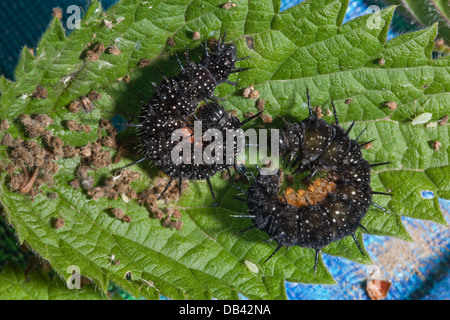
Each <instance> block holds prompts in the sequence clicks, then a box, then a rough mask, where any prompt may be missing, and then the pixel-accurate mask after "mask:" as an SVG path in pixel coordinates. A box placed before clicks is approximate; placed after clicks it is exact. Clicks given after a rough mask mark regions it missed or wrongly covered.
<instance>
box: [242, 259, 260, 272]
mask: <svg viewBox="0 0 450 320" xmlns="http://www.w3.org/2000/svg"><path fill="white" fill-rule="evenodd" d="M244 264H245V266H246V267H247V269H248V270H250V272H251V273H253V274H255V273H258V272H259V268H258V266H257V265H256V264H254V263H253V262H251V261H250V260H244Z"/></svg>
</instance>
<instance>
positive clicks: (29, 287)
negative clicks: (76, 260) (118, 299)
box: [0, 264, 108, 300]
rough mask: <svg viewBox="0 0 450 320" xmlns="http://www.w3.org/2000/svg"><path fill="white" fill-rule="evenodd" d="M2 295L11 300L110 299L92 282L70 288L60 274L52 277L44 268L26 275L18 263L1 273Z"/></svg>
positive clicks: (0, 294) (0, 290) (0, 287)
mask: <svg viewBox="0 0 450 320" xmlns="http://www.w3.org/2000/svg"><path fill="white" fill-rule="evenodd" d="M74 283H75V282H74ZM80 287H81V285H80ZM0 297H1V298H2V299H11V300H60V299H64V300H73V299H77V300H79V299H82V300H107V299H108V298H107V295H106V294H104V293H102V292H100V291H98V290H95V287H94V286H92V285H90V284H89V285H84V286H83V287H82V288H81V289H76V288H74V289H69V288H68V286H67V284H66V283H65V282H64V281H62V280H61V279H60V278H59V277H58V276H53V277H52V278H50V276H49V275H48V274H47V273H45V272H44V271H42V269H33V270H32V271H31V272H30V274H28V275H27V276H25V274H24V273H23V271H22V270H21V269H20V267H19V266H18V265H17V264H8V265H6V267H5V268H4V269H3V270H2V272H1V273H0Z"/></svg>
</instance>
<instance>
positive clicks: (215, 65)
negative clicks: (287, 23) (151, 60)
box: [128, 33, 259, 198]
mask: <svg viewBox="0 0 450 320" xmlns="http://www.w3.org/2000/svg"><path fill="white" fill-rule="evenodd" d="M225 37H226V33H225V35H224V36H223V37H222V38H221V39H220V40H219V41H215V42H213V44H212V45H211V50H208V48H207V46H206V43H205V52H204V54H203V56H202V58H201V61H200V62H199V63H196V62H192V61H189V58H187V59H188V62H187V63H186V65H184V66H183V65H182V64H181V62H180V60H179V59H178V58H177V59H178V62H179V65H180V68H181V71H180V73H179V74H177V75H175V76H173V77H171V78H166V77H164V79H163V82H162V83H161V84H160V85H159V86H156V85H154V86H155V87H156V90H155V92H154V94H153V96H152V98H151V99H150V101H149V102H148V103H146V104H145V105H144V106H143V107H142V110H141V114H140V116H139V124H129V126H135V127H138V129H139V135H140V138H141V145H142V153H143V154H144V158H142V159H139V160H137V161H135V162H133V163H131V164H129V165H128V166H131V165H133V164H136V163H139V162H141V161H144V160H151V161H152V162H153V163H154V164H155V165H156V167H158V168H159V169H160V170H161V171H163V172H164V173H165V174H167V175H168V176H169V178H170V181H169V183H168V184H167V186H166V188H165V190H164V191H163V192H162V193H161V195H160V197H161V196H162V195H163V194H164V192H165V191H166V190H167V188H168V186H169V185H170V184H171V182H172V181H173V180H174V179H177V180H178V181H179V186H180V190H181V183H182V180H183V179H190V180H206V181H207V182H208V185H209V187H210V190H211V194H212V196H213V198H214V192H213V190H212V187H211V183H210V181H209V179H210V178H211V177H212V176H213V175H214V174H216V173H217V172H218V171H222V170H224V169H227V170H229V167H230V166H232V165H233V164H234V162H232V163H231V164H230V162H229V161H225V160H226V159H223V160H224V161H222V162H223V163H219V164H215V163H213V164H207V163H200V164H196V163H194V161H192V162H191V163H188V164H186V163H178V164H177V163H174V162H173V160H172V158H171V151H172V150H173V149H174V147H176V145H177V144H178V142H177V141H176V142H173V141H171V135H172V133H173V132H174V131H175V130H177V129H180V130H182V132H183V133H185V137H186V138H189V135H192V136H193V135H194V132H193V129H194V125H193V124H194V121H200V122H202V124H203V125H202V131H203V132H202V133H204V132H205V131H206V130H208V129H216V130H218V131H219V132H221V133H222V135H223V137H225V132H226V130H227V129H234V130H235V129H238V128H240V127H241V126H242V125H243V124H244V123H246V122H248V121H249V120H252V119H254V118H255V117H256V116H258V115H259V114H257V115H255V116H254V117H251V118H249V119H247V120H245V121H243V122H240V121H239V119H238V118H236V117H235V116H233V115H231V114H228V113H227V112H226V111H225V109H224V108H223V107H222V106H221V105H220V104H218V103H217V102H208V99H210V100H220V99H219V98H217V97H215V96H214V90H215V88H216V86H217V85H219V84H221V83H224V82H227V83H229V84H231V85H236V83H234V82H231V81H229V80H228V76H229V75H230V74H232V73H236V72H240V71H244V70H246V69H245V68H236V66H235V65H236V62H237V61H240V60H244V59H246V58H248V57H245V58H237V53H236V46H235V45H234V44H232V43H225ZM202 101H205V102H206V104H205V105H203V106H201V107H200V108H198V109H197V106H198V104H199V103H200V102H202ZM193 143H194V141H193V139H192V144H193ZM205 147H207V144H205V143H203V142H202V145H201V149H202V150H204V149H205ZM227 148H233V150H234V159H236V157H237V155H238V153H239V152H240V151H241V150H238V147H237V144H236V140H235V142H234V145H233V146H227V145H226V144H225V142H224V144H223V155H226V150H227ZM193 149H194V148H192V156H191V159H192V160H194V157H193V156H194V150H193Z"/></svg>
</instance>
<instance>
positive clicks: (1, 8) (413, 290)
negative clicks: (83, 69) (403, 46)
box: [0, 0, 450, 299]
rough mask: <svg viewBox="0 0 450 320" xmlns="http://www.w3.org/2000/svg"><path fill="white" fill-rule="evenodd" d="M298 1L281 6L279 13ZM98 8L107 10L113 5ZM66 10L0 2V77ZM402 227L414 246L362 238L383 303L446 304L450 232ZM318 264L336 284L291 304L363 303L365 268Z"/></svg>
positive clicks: (363, 9)
mask: <svg viewBox="0 0 450 320" xmlns="http://www.w3.org/2000/svg"><path fill="white" fill-rule="evenodd" d="M302 1H303V0H285V1H283V2H282V6H281V10H282V11H283V10H286V9H287V8H289V7H291V6H293V5H296V4H298V3H300V2H302ZM101 2H102V4H103V6H104V8H105V9H107V8H108V7H110V6H111V5H112V4H113V3H115V2H116V0H102V1H101ZM224 2H225V1H224ZM370 4H372V3H371V2H370V1H363V0H351V1H350V6H349V9H348V11H347V16H346V19H345V21H348V20H350V19H353V18H355V17H357V16H360V15H362V14H366V13H367V6H368V5H370ZM69 5H80V6H82V7H84V8H86V7H87V3H86V1H85V0H84V1H83V0H67V1H66V0H60V1H57V0H46V1H35V0H18V1H16V2H14V1H1V2H0V74H4V75H5V76H6V77H7V78H9V79H13V74H14V68H15V65H16V64H17V60H18V56H19V54H20V51H21V49H22V47H23V46H24V45H27V46H28V47H36V45H37V42H38V40H39V38H40V37H41V35H42V33H43V32H44V31H45V29H46V28H47V26H48V23H49V21H50V20H51V18H52V8H53V7H60V8H62V10H63V13H64V17H63V20H64V18H67V14H66V13H65V11H66V8H67V6H69ZM405 25H407V24H405V23H404V22H403V20H402V19H401V18H400V17H398V16H396V17H395V18H394V21H393V25H392V27H391V31H390V33H389V37H390V38H392V37H394V36H395V35H396V34H398V33H399V32H405ZM440 204H441V207H442V209H443V211H444V214H445V216H446V219H447V221H448V220H449V214H448V212H449V207H450V202H449V201H444V200H440ZM380 214H383V213H380ZM403 221H404V223H405V225H406V226H407V229H408V231H409V232H410V233H411V234H412V235H413V237H414V236H415V237H416V239H415V240H416V244H409V243H405V242H404V241H401V240H397V239H389V238H386V237H376V236H371V235H365V236H364V244H365V246H366V248H367V251H368V252H369V253H370V255H371V257H372V259H373V261H374V263H375V264H377V265H378V266H380V267H381V271H382V274H383V273H385V274H386V275H387V277H388V278H389V279H390V280H391V281H392V282H393V285H392V287H391V290H390V292H389V295H388V297H387V299H449V298H450V292H449V291H450V275H449V273H448V271H449V265H450V252H449V251H450V237H449V235H450V233H449V228H448V227H445V226H441V225H438V224H436V223H429V222H424V221H417V220H412V219H407V218H403ZM390 253H392V254H390ZM323 258H324V261H325V263H326V264H327V266H328V268H329V269H330V272H331V273H332V274H333V276H334V277H335V280H336V282H337V284H336V285H334V286H319V285H303V284H296V283H286V287H287V294H288V297H289V298H290V299H367V295H366V293H365V290H364V280H365V279H366V277H367V274H368V272H369V271H370V270H371V269H370V267H369V266H363V265H360V264H357V263H354V262H351V261H348V260H344V259H340V258H337V257H332V256H327V255H323Z"/></svg>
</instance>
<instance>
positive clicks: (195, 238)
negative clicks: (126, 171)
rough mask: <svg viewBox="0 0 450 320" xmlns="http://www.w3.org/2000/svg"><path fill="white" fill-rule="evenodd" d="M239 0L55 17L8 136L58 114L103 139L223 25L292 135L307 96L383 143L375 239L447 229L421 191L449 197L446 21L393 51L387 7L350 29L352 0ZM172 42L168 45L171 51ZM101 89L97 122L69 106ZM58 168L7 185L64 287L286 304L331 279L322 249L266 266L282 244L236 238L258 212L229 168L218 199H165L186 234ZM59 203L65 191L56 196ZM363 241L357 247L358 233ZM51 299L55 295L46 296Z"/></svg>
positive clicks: (16, 221)
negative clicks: (107, 124)
mask: <svg viewBox="0 0 450 320" xmlns="http://www.w3.org/2000/svg"><path fill="white" fill-rule="evenodd" d="M233 3H234V4H235V6H231V7H230V8H228V9H227V8H224V7H223V1H220V0H217V1H216V0H208V1H200V0H194V1H192V0H189V1H176V2H173V1H164V0H163V1H138V0H123V1H121V2H119V3H118V4H117V5H115V6H113V7H112V8H110V9H109V10H108V11H107V12H105V13H104V12H102V10H101V7H100V5H99V3H98V2H97V1H93V2H92V5H91V7H90V9H89V10H88V11H87V12H86V14H85V17H84V19H83V20H82V22H81V28H80V29H78V30H74V31H73V32H72V33H71V34H70V36H68V37H66V36H65V35H64V30H63V28H62V27H61V24H60V22H59V20H57V19H55V20H53V21H52V23H51V24H50V26H49V28H48V30H47V31H46V33H45V34H44V36H43V37H42V40H41V42H40V44H39V46H38V48H37V50H36V56H34V55H32V54H30V53H29V51H28V50H26V49H24V50H23V52H22V55H21V60H20V63H19V65H18V66H17V70H16V74H15V76H16V80H15V82H12V81H9V80H6V79H5V78H1V79H0V90H1V97H0V119H8V120H9V124H10V127H9V129H8V130H6V131H3V132H0V135H2V136H3V137H4V135H5V134H6V133H9V134H11V135H12V137H13V138H17V137H22V138H23V139H25V140H34V141H36V142H37V143H38V144H39V145H41V146H43V147H45V148H46V147H47V146H46V144H45V142H44V141H42V140H43V139H41V138H37V139H32V138H30V137H29V136H27V132H25V131H24V127H23V125H22V124H21V122H20V121H19V120H17V118H18V117H19V116H20V115H21V114H33V113H34V114H47V115H50V116H51V117H52V119H53V120H54V123H53V124H51V125H50V126H48V127H47V128H46V129H48V130H49V131H50V132H51V134H52V135H53V136H55V137H59V138H61V139H62V140H63V142H64V144H65V145H68V146H75V147H82V146H84V145H86V144H88V143H93V142H95V141H97V140H98V139H99V135H100V136H105V134H106V133H105V130H104V129H103V128H102V127H101V126H100V119H112V117H113V116H114V115H116V114H119V115H123V116H125V117H127V114H138V113H139V112H140V108H141V106H142V102H141V100H142V99H143V98H142V96H145V97H149V96H151V94H152V93H153V90H154V89H153V88H152V86H151V85H150V82H151V81H155V82H157V83H159V82H160V81H161V78H162V75H163V74H166V75H167V76H171V75H174V74H176V73H177V72H178V70H179V67H178V64H177V62H176V59H175V56H174V55H173V54H174V53H178V55H179V56H180V57H183V52H185V50H186V48H190V56H191V58H192V59H194V60H195V59H198V56H199V54H200V53H201V51H202V50H203V49H202V48H201V44H202V43H203V41H204V40H205V38H211V37H215V38H218V37H219V36H220V35H221V34H223V33H224V32H225V30H227V31H228V33H227V41H229V42H234V43H236V45H237V50H238V55H239V57H244V56H251V59H247V60H244V61H241V62H239V67H249V68H250V69H249V70H248V71H245V72H241V73H239V74H237V75H233V76H232V77H230V80H232V81H238V82H239V84H240V85H241V86H242V87H248V86H250V85H253V86H254V88H255V89H256V90H259V92H260V99H262V100H264V101H265V110H266V113H268V114H269V115H270V116H271V117H272V118H273V120H274V121H273V124H272V126H273V127H281V126H282V121H281V120H280V119H281V118H280V117H279V116H283V117H285V118H287V119H289V120H291V121H293V120H299V121H300V120H303V119H304V118H305V117H306V116H307V114H308V111H307V108H306V104H305V103H306V87H308V88H309V91H310V94H311V98H312V104H313V106H321V108H322V112H323V114H324V118H325V119H326V120H327V121H329V122H333V121H334V118H333V116H332V115H331V113H330V112H329V111H330V110H331V104H330V101H331V100H333V101H334V103H335V105H336V109H337V114H338V116H339V120H340V123H341V124H342V126H343V127H345V128H348V127H349V126H350V123H351V121H353V120H356V124H355V126H354V129H353V130H352V131H351V134H352V138H355V137H356V136H357V135H358V134H359V133H360V132H361V131H362V130H363V129H364V128H367V129H366V131H365V133H364V134H363V135H362V137H361V140H360V141H362V142H365V141H369V140H372V139H375V140H374V141H373V142H372V144H371V148H368V149H367V150H363V154H364V157H365V158H366V159H367V160H368V161H370V162H372V163H380V162H390V163H391V164H389V165H386V166H379V167H374V171H373V175H372V188H373V189H374V190H377V191H383V192H392V193H393V196H392V197H386V196H381V195H375V196H374V202H376V203H377V204H379V205H381V206H384V207H385V208H387V209H388V210H389V211H390V212H392V213H391V214H389V213H385V212H383V211H381V210H379V209H376V208H373V209H370V210H369V212H368V213H367V215H366V217H365V218H364V220H363V224H364V226H365V227H366V228H367V230H368V232H370V233H371V234H376V235H384V236H393V237H398V238H400V239H404V240H407V241H411V237H410V236H409V234H408V233H407V231H406V230H405V228H404V226H403V225H402V222H401V216H402V215H403V216H408V217H413V218H417V219H424V220H431V221H435V222H438V223H442V224H445V223H446V222H445V220H444V217H443V215H442V213H441V211H440V209H439V205H438V200H437V197H435V198H434V199H424V198H422V196H421V192H422V190H430V191H432V192H434V194H435V195H438V196H440V197H444V198H450V197H449V195H450V190H449V183H448V176H449V162H448V155H449V129H448V128H449V126H448V125H445V124H444V123H445V121H441V120H442V118H444V117H445V116H446V115H447V114H448V113H449V108H448V106H449V105H450V94H449V92H450V57H441V58H439V59H434V60H433V59H432V58H431V53H432V49H433V46H434V42H433V41H434V38H435V37H436V34H437V28H438V27H437V25H433V26H431V27H429V28H426V29H424V30H421V31H417V32H414V33H411V34H404V35H402V36H399V37H398V38H395V39H393V40H391V41H389V42H386V35H387V31H388V26H389V24H390V22H391V19H392V15H393V13H394V9H395V8H394V7H389V8H387V9H385V10H383V11H381V12H379V13H378V16H377V19H378V18H379V21H380V23H379V24H378V25H377V26H376V27H373V25H374V24H373V21H372V20H373V18H374V16H373V15H368V16H362V17H360V18H357V19H355V20H352V21H350V22H348V23H346V24H344V25H342V22H343V19H344V15H345V12H346V10H347V6H348V1H347V0H307V1H305V2H303V3H301V4H300V5H298V6H296V7H293V8H291V9H289V10H286V11H284V12H282V13H279V8H280V3H279V1H278V0H273V1H271V0H260V1H247V0H236V1H233ZM369 22H370V23H369ZM194 31H198V32H199V33H200V35H201V39H200V40H193V39H192V36H193V32H194ZM169 37H170V38H171V41H169V44H171V45H173V46H171V45H168V44H167V43H168V38H169ZM170 42H171V43H170ZM100 43H102V44H103V45H104V47H105V48H108V47H112V46H116V47H117V49H119V50H120V54H113V53H111V51H110V50H109V49H107V50H106V51H105V52H104V53H102V54H101V55H99V57H98V59H89V58H88V55H89V53H88V51H87V50H89V48H92V46H95V45H96V44H97V45H98V44H100ZM116 53H117V52H116ZM141 59H147V60H141ZM91 60H92V61H91ZM144 61H145V62H146V63H143V62H144ZM140 62H141V63H140ZM148 62H149V63H148ZM143 65H144V66H143ZM38 84H39V85H40V86H42V87H45V88H46V90H47V97H46V99H43V98H40V99H39V98H36V96H34V97H33V96H32V94H33V92H35V90H36V88H37V85H38ZM91 91H97V92H98V93H100V94H101V98H100V99H98V100H95V101H93V104H94V106H95V108H94V109H93V111H92V112H90V113H86V112H85V111H84V110H81V111H79V112H78V113H72V112H70V111H69V109H68V105H69V104H70V103H71V102H72V101H75V100H77V99H80V97H83V96H86V95H88V94H89V93H90V92H91ZM242 93H243V92H242V89H237V88H235V87H233V86H230V85H228V84H223V85H221V86H219V87H218V88H217V90H216V95H217V96H219V97H222V98H226V99H227V101H224V102H223V104H224V105H225V107H226V108H227V110H230V111H231V110H235V111H237V116H238V117H240V118H241V119H244V114H245V113H249V112H253V113H255V112H256V110H257V109H256V103H257V101H256V100H252V99H245V98H243V95H242ZM426 113H429V114H431V115H432V116H431V118H430V119H429V123H438V125H433V126H429V125H428V124H429V123H428V124H426V123H419V124H416V125H414V126H413V125H412V121H413V120H414V119H417V117H418V116H419V115H423V114H426ZM68 120H75V121H77V122H79V123H80V124H87V125H90V127H91V131H90V132H84V131H81V132H78V131H73V130H72V131H71V130H68V128H67V124H66V123H67V121H68ZM254 124H256V125H258V123H257V122H256V123H254ZM133 135H134V131H133V130H131V129H127V130H126V131H125V132H123V133H120V134H119V135H118V136H117V139H118V140H120V139H123V141H125V139H127V138H129V137H133ZM103 150H109V151H110V152H111V155H112V156H114V155H115V154H116V152H117V150H116V149H113V148H110V147H103ZM10 153H11V150H10V148H9V149H8V148H7V147H5V146H2V147H0V160H2V161H3V162H4V163H5V164H4V166H3V167H5V166H6V164H7V163H8V161H9V160H8V159H9V158H10V156H11V154H10ZM137 159H139V155H138V154H137V153H133V152H129V153H128V154H126V155H123V156H122V158H121V160H120V161H119V162H118V163H114V164H111V165H108V166H106V167H102V168H99V169H98V170H89V171H88V175H89V176H90V177H92V178H93V179H94V181H95V185H101V184H102V183H103V182H104V181H105V180H106V179H107V178H108V177H112V176H114V175H115V170H116V169H117V168H119V167H121V166H123V165H126V164H128V163H131V162H132V161H135V160H137ZM57 164H58V165H59V171H58V172H57V174H55V175H54V176H53V177H52V178H53V183H52V184H49V183H47V184H45V183H44V184H43V185H42V186H41V188H40V192H38V193H37V194H36V195H34V197H32V198H31V197H30V196H29V195H27V194H22V193H20V192H17V191H16V192H13V191H12V189H11V188H10V183H11V181H10V180H11V179H12V177H11V175H10V174H8V173H7V172H2V174H1V176H0V177H1V184H0V200H1V203H2V206H3V210H4V212H5V215H6V217H7V220H8V222H10V223H11V224H12V225H13V226H14V228H15V230H16V232H17V235H18V239H19V241H20V242H21V243H24V242H25V243H26V244H27V245H28V246H29V247H31V248H32V249H33V250H34V251H35V252H37V253H38V254H39V255H40V256H41V257H42V258H43V259H45V260H48V261H49V262H50V264H51V266H52V267H53V268H54V270H55V271H56V272H57V273H58V274H59V275H61V276H62V277H64V278H67V276H68V275H67V273H66V270H67V267H68V266H71V265H77V266H79V267H80V270H81V274H82V275H83V276H85V277H87V278H89V279H90V280H92V281H93V282H94V283H95V284H96V285H97V286H98V287H99V288H100V289H101V290H102V291H104V292H106V290H107V287H108V284H109V283H110V282H113V283H115V284H117V285H119V286H121V287H122V288H124V289H125V290H127V291H129V292H130V293H131V294H133V295H134V296H136V297H139V296H143V297H145V298H148V299H157V298H158V297H159V295H160V294H161V295H164V296H167V297H170V298H174V299H185V298H188V299H211V298H213V297H215V298H219V299H235V298H238V297H239V294H242V295H244V296H246V297H248V298H250V299H286V293H285V289H284V280H288V281H293V282H302V283H317V284H332V283H334V280H333V278H332V275H331V274H330V273H329V272H328V271H327V269H326V267H325V266H324V264H323V262H322V260H320V261H319V265H318V269H317V274H316V275H315V276H314V271H313V270H314V250H312V249H306V248H300V247H292V248H290V249H289V250H286V249H284V248H283V249H281V250H280V251H279V252H278V253H277V254H275V255H274V256H273V258H271V259H270V260H269V261H267V262H266V263H263V262H264V260H265V259H266V258H267V257H268V256H269V255H270V254H271V253H272V252H273V250H274V249H275V247H276V243H271V242H263V240H266V239H267V235H266V234H264V233H263V232H261V231H259V230H251V231H248V232H246V233H243V234H239V235H236V232H237V231H240V230H243V229H244V228H246V227H248V226H249V225H250V224H251V221H250V219H245V218H235V217H231V215H236V214H243V213H245V212H246V211H247V209H248V208H247V206H246V205H245V204H244V203H242V202H239V201H235V200H234V199H233V198H232V197H230V195H236V194H237V191H236V190H235V189H234V188H233V187H231V184H230V182H229V181H228V180H225V179H222V177H221V174H217V175H216V176H215V177H214V178H213V179H212V183H213V187H214V190H215V193H216V200H215V201H214V200H213V199H212V198H211V195H210V192H209V189H208V186H207V184H206V183H205V182H189V188H188V189H187V190H185V191H184V192H183V195H182V197H181V198H180V199H179V201H177V202H170V203H168V204H166V203H163V202H161V203H160V204H161V205H162V206H166V207H167V206H169V207H170V208H175V209H179V210H180V211H181V213H182V222H183V227H182V229H181V230H179V231H177V230H175V229H169V228H166V227H164V226H162V224H161V222H160V220H158V219H156V218H153V217H152V214H151V213H150V208H147V207H146V206H144V205H140V204H138V202H137V201H136V200H133V199H124V198H121V197H120V196H119V197H118V199H108V198H100V199H98V200H95V199H93V197H91V196H89V195H88V194H87V192H86V191H84V190H83V189H82V188H78V189H74V188H73V187H72V186H71V185H70V182H71V181H72V180H74V178H75V177H76V174H77V168H78V167H79V165H80V159H79V157H75V158H64V157H59V158H58V160H57ZM132 169H133V171H137V172H139V173H140V174H141V176H140V178H139V179H137V180H135V181H133V183H132V186H133V188H134V189H135V190H136V192H141V191H142V190H144V189H146V188H149V187H152V186H153V184H154V183H155V182H154V181H155V179H156V178H157V177H158V172H157V170H156V169H154V168H151V167H150V165H137V166H134V167H132ZM31 174H32V173H31V172H30V175H31ZM243 187H244V188H246V186H243ZM49 193H52V194H55V193H56V194H57V195H58V196H57V197H55V196H53V197H52V198H51V199H49V197H48V194H49ZM113 208H119V209H122V210H123V211H124V213H125V214H127V215H129V217H130V218H131V222H129V223H126V222H124V221H122V220H119V219H117V218H115V217H114V216H113V215H112V214H111V210H112V209H113ZM57 218H62V219H64V226H62V227H58V228H55V226H54V221H55V219H57ZM357 236H358V238H359V239H360V240H361V239H362V237H363V233H362V232H358V233H357ZM324 252H325V253H326V254H332V255H336V256H341V257H345V258H347V259H351V260H354V261H357V262H361V263H371V262H370V258H367V257H369V256H370V252H368V253H366V254H365V255H366V257H363V256H362V255H361V253H360V252H359V250H358V248H357V246H356V244H355V243H354V242H353V240H352V239H351V238H345V239H343V240H341V241H339V242H336V243H333V244H332V245H330V246H328V247H327V248H325V249H324ZM116 260H117V261H116ZM119 261H120V263H119ZM246 261H247V264H246ZM249 261H250V262H251V263H253V264H254V265H256V266H257V267H258V272H257V273H255V272H252V271H251V270H250V269H249V268H248V262H249ZM115 262H117V263H115ZM253 269H254V268H253ZM9 274H11V271H6V272H4V274H3V275H2V277H3V278H5V279H9V278H10V277H9ZM41 291H42V297H46V294H47V293H46V292H47V291H45V290H41ZM0 292H2V291H0ZM16 295H17V297H18V298H20V297H25V296H27V295H23V296H21V295H19V294H18V293H17V294H16Z"/></svg>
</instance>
